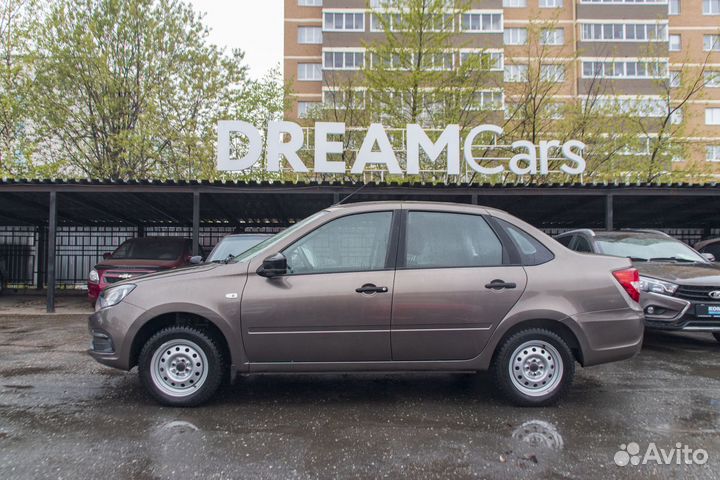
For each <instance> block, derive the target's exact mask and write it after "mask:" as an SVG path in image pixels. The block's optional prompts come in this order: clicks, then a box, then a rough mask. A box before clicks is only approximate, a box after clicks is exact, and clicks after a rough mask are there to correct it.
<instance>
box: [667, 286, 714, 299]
mask: <svg viewBox="0 0 720 480" xmlns="http://www.w3.org/2000/svg"><path fill="white" fill-rule="evenodd" d="M713 291H720V287H705V286H698V285H680V286H679V287H678V289H677V290H676V291H675V296H676V297H678V298H682V299H685V300H691V301H694V302H720V298H712V297H711V296H710V295H708V294H709V293H710V292H713Z"/></svg>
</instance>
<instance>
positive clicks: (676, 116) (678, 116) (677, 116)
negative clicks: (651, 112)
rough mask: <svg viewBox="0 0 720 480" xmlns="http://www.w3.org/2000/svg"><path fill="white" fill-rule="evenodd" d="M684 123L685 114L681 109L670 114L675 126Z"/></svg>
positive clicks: (671, 121)
mask: <svg viewBox="0 0 720 480" xmlns="http://www.w3.org/2000/svg"><path fill="white" fill-rule="evenodd" d="M682 121H683V112H682V110H681V109H679V108H678V109H677V110H675V111H674V112H672V113H671V114H670V123H671V124H673V125H680V124H681V123H682Z"/></svg>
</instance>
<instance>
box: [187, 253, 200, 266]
mask: <svg viewBox="0 0 720 480" xmlns="http://www.w3.org/2000/svg"><path fill="white" fill-rule="evenodd" d="M202 261H203V258H202V257H201V256H200V255H195V256H194V257H190V260H189V262H190V263H191V264H192V265H199V264H201V263H202Z"/></svg>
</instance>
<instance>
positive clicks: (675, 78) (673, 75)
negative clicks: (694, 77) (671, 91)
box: [669, 71, 682, 88]
mask: <svg viewBox="0 0 720 480" xmlns="http://www.w3.org/2000/svg"><path fill="white" fill-rule="evenodd" d="M669 81H670V88H679V87H680V83H682V73H681V72H679V71H674V72H670V79H669Z"/></svg>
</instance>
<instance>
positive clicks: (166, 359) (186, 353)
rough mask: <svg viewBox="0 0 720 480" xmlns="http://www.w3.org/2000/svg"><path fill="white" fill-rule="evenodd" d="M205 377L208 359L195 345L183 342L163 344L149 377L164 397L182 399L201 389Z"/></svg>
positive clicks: (179, 340) (156, 353)
mask: <svg viewBox="0 0 720 480" xmlns="http://www.w3.org/2000/svg"><path fill="white" fill-rule="evenodd" d="M207 375H208V361H207V356H206V355H205V352H204V351H203V349H202V348H200V347H199V346H198V345H197V344H196V343H195V342H191V341H190V340H185V339H176V340H170V341H168V342H165V343H163V344H162V345H161V346H160V347H159V348H157V349H156V350H155V353H153V356H152V359H151V360H150V377H151V378H152V381H153V383H154V384H155V386H156V387H157V388H158V389H160V391H162V392H163V393H165V394H166V395H169V396H171V397H176V398H181V397H187V396H188V395H192V394H193V393H195V392H196V391H198V389H200V387H202V386H203V384H204V383H205V380H207Z"/></svg>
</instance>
